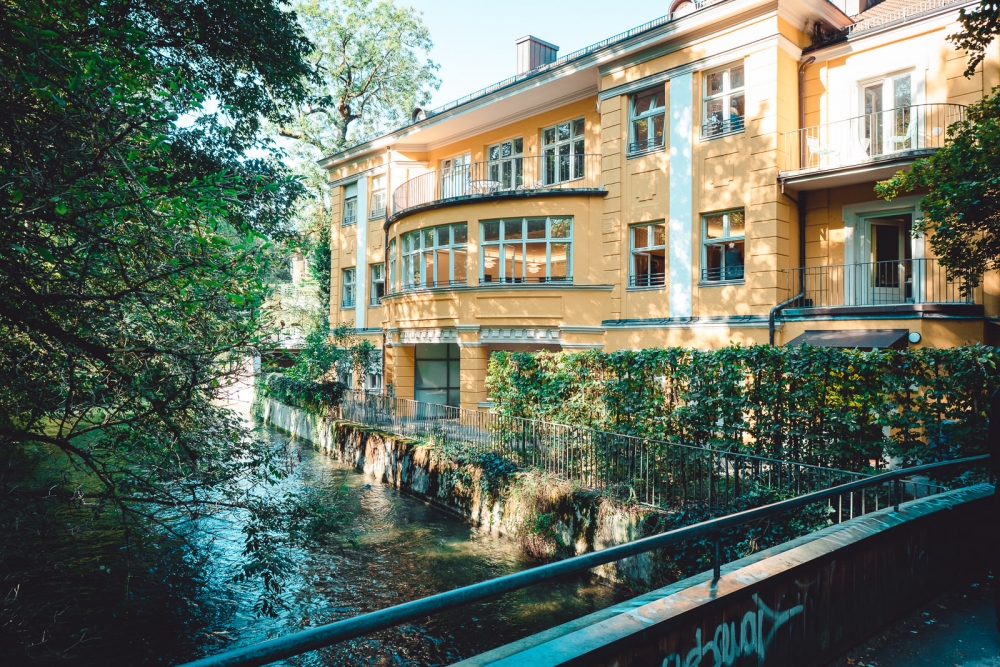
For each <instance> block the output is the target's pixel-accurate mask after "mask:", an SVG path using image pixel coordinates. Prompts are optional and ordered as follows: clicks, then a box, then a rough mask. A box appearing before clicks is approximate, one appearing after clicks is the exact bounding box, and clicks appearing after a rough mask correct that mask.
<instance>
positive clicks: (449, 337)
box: [399, 329, 458, 345]
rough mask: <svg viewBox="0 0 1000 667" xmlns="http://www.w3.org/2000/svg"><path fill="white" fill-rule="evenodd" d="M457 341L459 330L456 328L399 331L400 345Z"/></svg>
mask: <svg viewBox="0 0 1000 667" xmlns="http://www.w3.org/2000/svg"><path fill="white" fill-rule="evenodd" d="M457 342H458V332H457V331H456V330H455V329H401V330H400V332H399V344H400V345H416V344H418V343H457Z"/></svg>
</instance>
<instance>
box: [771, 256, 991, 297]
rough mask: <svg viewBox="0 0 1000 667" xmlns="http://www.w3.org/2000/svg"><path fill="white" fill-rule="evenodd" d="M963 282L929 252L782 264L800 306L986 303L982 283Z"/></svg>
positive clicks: (788, 288)
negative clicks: (881, 258) (836, 262)
mask: <svg viewBox="0 0 1000 667" xmlns="http://www.w3.org/2000/svg"><path fill="white" fill-rule="evenodd" d="M965 287H966V285H965V282H964V281H963V280H961V279H958V280H952V279H951V278H949V277H948V272H947V270H946V269H945V267H944V266H942V265H941V263H940V262H939V261H938V260H937V259H935V258H931V257H928V258H920V259H900V260H895V261H888V262H859V263H857V264H839V265H835V266H809V267H804V268H797V269H785V270H784V289H785V294H786V295H787V296H786V297H785V298H791V297H793V296H795V295H796V294H803V297H802V299H800V302H799V303H796V304H793V305H792V307H797V308H827V307H836V306H887V305H905V304H911V303H959V304H968V303H982V289H981V288H975V289H972V290H965Z"/></svg>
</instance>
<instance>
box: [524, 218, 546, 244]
mask: <svg viewBox="0 0 1000 667" xmlns="http://www.w3.org/2000/svg"><path fill="white" fill-rule="evenodd" d="M528 238H529V239H544V238H545V219H544V218H543V219H540V220H539V219H536V220H528Z"/></svg>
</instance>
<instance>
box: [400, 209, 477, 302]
mask: <svg viewBox="0 0 1000 667" xmlns="http://www.w3.org/2000/svg"><path fill="white" fill-rule="evenodd" d="M468 244H469V235H468V226H467V225H466V223H464V222H459V223H455V224H452V225H441V226H439V227H431V228H429V229H421V230H420V231H416V232H409V233H408V234H403V239H402V245H403V287H404V289H417V288H420V287H446V286H448V285H464V284H465V283H466V282H467V276H466V270H467V266H468V261H467V256H466V255H467V248H468Z"/></svg>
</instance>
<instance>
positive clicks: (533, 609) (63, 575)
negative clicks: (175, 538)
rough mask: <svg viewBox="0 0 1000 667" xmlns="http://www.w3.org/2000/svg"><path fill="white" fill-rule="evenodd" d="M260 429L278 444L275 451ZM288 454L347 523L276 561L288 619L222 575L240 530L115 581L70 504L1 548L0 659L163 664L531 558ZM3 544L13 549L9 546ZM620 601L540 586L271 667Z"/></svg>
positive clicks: (382, 658)
mask: <svg viewBox="0 0 1000 667" xmlns="http://www.w3.org/2000/svg"><path fill="white" fill-rule="evenodd" d="M268 433H269V434H270V437H272V438H274V439H275V442H286V441H287V440H286V438H285V436H283V435H281V434H279V433H277V432H276V431H268ZM289 448H290V453H291V456H290V457H289V460H290V461H291V462H292V464H293V466H294V472H293V475H292V476H291V477H290V479H289V480H288V482H287V485H288V487H289V488H290V489H294V488H295V487H302V486H310V487H314V488H319V489H321V490H322V492H323V493H324V494H328V496H329V498H331V499H332V500H331V502H332V501H333V499H338V500H337V502H340V503H343V504H344V505H345V507H346V509H347V511H348V513H349V517H350V519H349V521H348V523H347V525H346V526H345V530H344V532H343V534H342V535H341V536H340V539H338V540H337V543H335V544H329V545H325V546H314V547H310V548H300V549H295V550H293V551H292V552H291V553H290V554H289V557H290V559H291V561H292V562H293V563H294V565H295V574H294V576H292V577H291V578H290V579H289V580H288V581H287V582H286V591H285V603H286V606H287V609H286V610H285V611H283V612H282V613H281V615H280V617H279V618H277V619H261V618H257V617H256V615H255V614H254V612H253V605H254V602H255V600H256V597H255V591H254V589H253V588H252V587H248V586H236V585H234V584H232V583H230V581H229V578H230V577H231V576H232V574H233V570H232V564H233V563H235V562H236V560H237V558H238V555H239V549H240V547H241V543H240V535H239V526H238V525H237V524H235V523H231V522H227V521H225V520H216V521H212V522H201V524H200V525H199V526H197V532H196V533H193V534H192V536H193V537H195V538H196V539H199V540H200V541H201V542H202V543H203V544H208V545H209V549H208V552H209V553H210V554H211V557H210V559H209V560H208V561H207V562H204V563H196V562H191V561H190V560H189V559H187V558H182V557H180V555H179V554H180V551H179V550H178V549H177V545H176V544H174V543H172V542H171V541H170V540H163V541H162V542H161V543H158V544H156V545H151V549H150V550H149V551H147V556H146V557H145V558H144V560H143V561H142V562H143V568H142V571H135V569H133V572H132V573H130V575H129V576H127V577H126V576H124V575H123V564H122V554H120V553H119V552H118V549H117V543H116V541H115V539H114V538H115V537H116V535H115V534H114V533H113V531H111V530H109V529H108V528H107V527H106V526H102V525H100V522H95V521H94V520H93V519H92V518H91V517H87V516H84V515H83V514H82V513H81V512H80V511H78V510H74V512H75V514H74V513H71V512H68V511H66V512H63V513H62V514H61V515H60V516H59V517H58V521H53V522H52V532H51V533H49V534H45V535H35V536H19V540H16V541H11V540H8V541H7V542H6V543H5V547H6V548H5V551H4V554H3V560H0V576H2V578H3V582H4V584H5V586H6V587H5V588H4V590H3V591H2V593H7V592H8V590H9V589H10V588H11V585H12V584H14V583H17V585H18V586H19V589H18V592H17V593H16V594H15V596H14V599H13V601H11V596H10V595H9V594H8V596H7V597H8V600H7V601H5V602H4V606H3V616H2V617H0V621H2V622H3V627H2V628H0V633H2V634H0V663H3V664H46V663H48V662H60V663H61V664H65V661H66V660H65V659H66V658H67V657H68V658H70V659H71V662H72V663H73V664H74V665H82V666H87V665H95V666H96V665H102V666H106V665H133V664H171V663H175V662H178V661H181V660H186V659H191V658H193V657H197V656H200V655H204V654H205V653H208V652H213V651H217V650H221V649H224V648H227V647H232V646H242V645H248V644H252V643H255V642H258V641H261V640H264V639H267V638H270V637H274V636H279V635H284V634H288V633H291V632H294V631H296V630H299V629H302V628H305V627H311V626H315V625H319V624H322V623H327V622H330V621H333V620H338V619H342V618H348V617H351V616H355V615H357V614H361V613H365V612H369V611H374V610H377V609H382V608H385V607H388V606H391V605H394V604H399V603H401V602H405V601H408V600H412V599H416V598H419V597H423V596H426V595H431V594H434V593H437V592H441V591H445V590H450V589H452V588H456V587H458V586H464V585H467V584H471V583H475V582H478V581H483V580H485V579H488V578H490V577H495V576H500V575H503V574H507V573H510V572H514V571H516V570H519V569H523V568H525V567H529V566H531V565H532V564H533V563H532V562H531V561H529V560H528V559H526V558H524V557H522V556H521V555H520V553H519V550H518V548H517V545H515V544H514V543H513V542H511V541H507V540H497V539H495V538H493V537H490V536H488V535H483V534H481V533H478V532H477V531H475V530H473V529H472V528H471V527H470V526H468V525H467V524H465V523H464V522H463V521H462V520H460V519H459V518H457V517H452V516H449V515H447V514H444V513H442V512H441V511H439V510H437V509H434V508H431V507H428V506H426V505H425V504H424V503H422V502H419V501H417V500H415V499H412V498H409V497H406V496H403V495H401V494H398V493H396V492H395V491H393V490H391V489H388V488H386V487H383V486H381V485H378V484H370V483H369V482H370V480H366V479H365V478H364V477H363V476H361V475H358V474H356V473H354V472H353V471H351V470H349V469H347V468H346V467H345V466H343V465H340V464H338V463H336V462H334V461H332V460H331V459H330V458H329V457H327V456H325V455H323V454H320V453H317V452H315V451H314V450H313V448H312V447H311V445H308V444H304V443H298V442H291V443H289ZM74 524H77V527H76V528H72V526H73V525H74ZM68 526H69V528H67V527H68ZM15 542H16V543H17V544H19V545H20V546H19V547H18V548H17V549H12V546H14V545H15ZM15 551H16V552H17V553H16V554H15V553H14V552H15ZM102 568H103V569H102ZM109 571H110V572H109ZM22 596H23V597H22ZM624 596H625V592H624V591H616V590H614V589H612V588H610V587H607V586H605V585H602V584H600V583H599V582H597V581H594V580H592V579H591V578H575V579H571V580H566V581H560V582H553V583H550V584H547V585H542V586H536V587H533V588H530V589H527V590H523V591H518V592H514V593H510V594H508V595H505V596H504V597H502V598H500V599H498V600H495V601H492V602H489V603H487V604H480V605H473V606H470V607H464V608H461V609H458V610H454V611H451V612H446V613H443V614H439V615H437V616H435V617H432V618H430V619H428V620H427V621H425V622H423V623H419V624H409V625H406V626H401V627H399V628H394V629H391V630H386V631H383V632H380V633H376V634H373V635H371V636H369V637H365V638H362V639H357V640H354V641H351V642H346V643H344V644H341V645H338V646H336V647H332V648H329V649H325V650H323V651H318V652H314V653H312V654H309V655H307V656H303V657H299V658H295V659H291V660H288V661H286V662H285V663H282V664H289V665H400V664H403V665H414V666H418V665H419V666H427V667H429V666H431V665H443V664H449V663H453V662H456V661H458V660H460V659H463V658H467V657H470V656H472V655H475V654H477V653H481V652H483V651H486V650H489V649H491V648H495V647H497V646H499V645H502V644H504V643H507V642H510V641H514V640H516V639H519V638H521V637H524V636H526V635H528V634H531V633H534V632H538V631H540V630H543V629H546V628H549V627H552V626H553V625H556V624H558V623H561V622H565V621H567V620H570V619H572V618H576V617H579V616H581V615H584V614H586V613H589V612H591V611H594V610H596V609H599V608H602V607H605V606H607V605H609V604H613V603H614V602H616V601H618V600H620V599H622V598H623V597H624ZM60 610H62V611H61V613H60ZM53 619H54V620H53ZM27 644H34V645H33V646H27Z"/></svg>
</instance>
